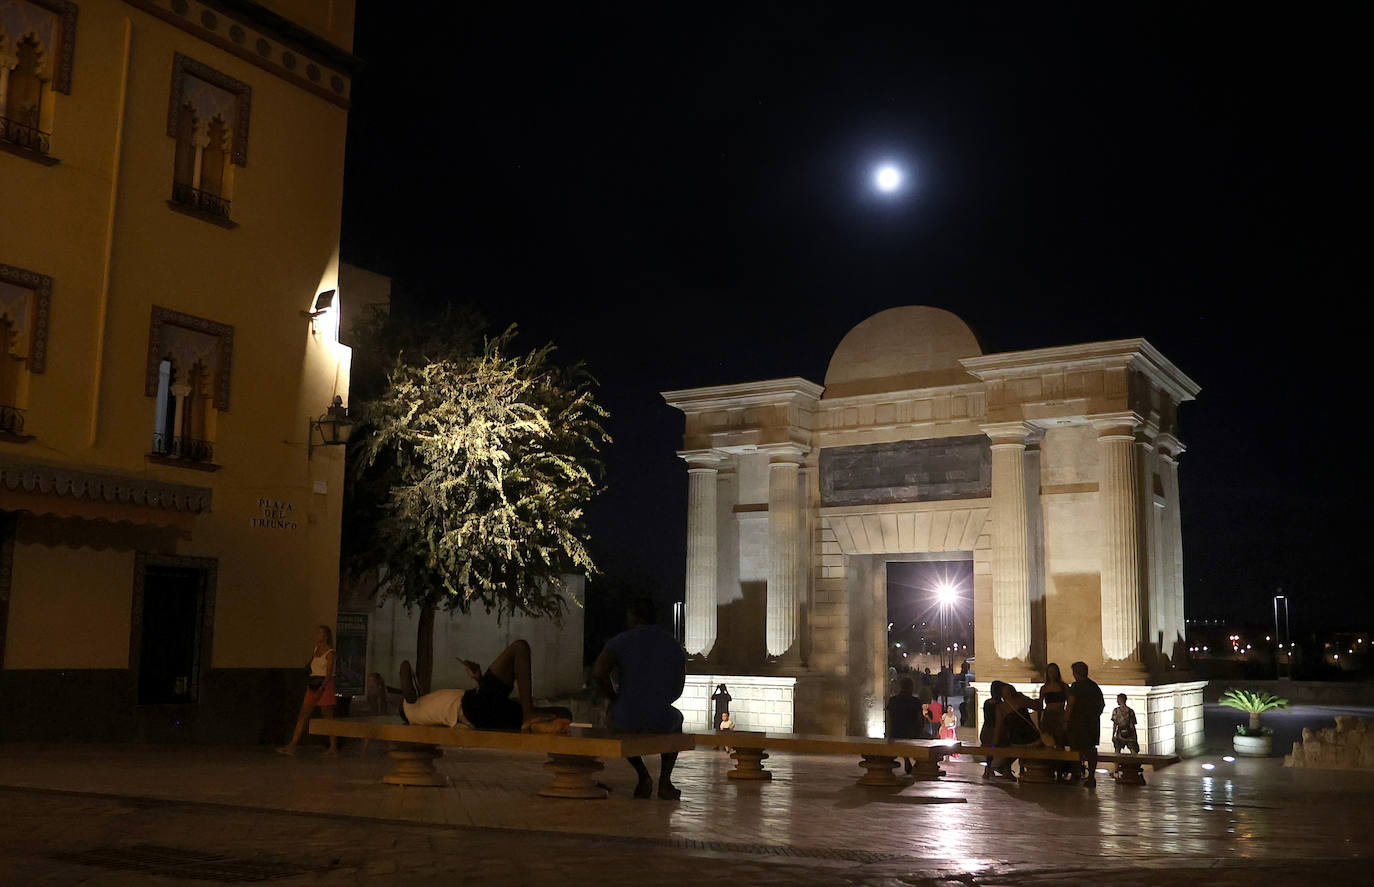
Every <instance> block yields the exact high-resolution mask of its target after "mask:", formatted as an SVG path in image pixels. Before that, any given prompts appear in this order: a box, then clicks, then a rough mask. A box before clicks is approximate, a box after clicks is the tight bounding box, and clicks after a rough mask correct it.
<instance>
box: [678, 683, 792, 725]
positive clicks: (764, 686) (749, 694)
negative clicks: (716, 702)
mask: <svg viewBox="0 0 1374 887" xmlns="http://www.w3.org/2000/svg"><path fill="white" fill-rule="evenodd" d="M717 684H724V685H725V687H726V689H727V690H729V692H730V696H731V697H732V698H731V700H730V714H731V715H733V716H734V719H735V729H736V730H754V731H761V732H767V733H791V732H793V725H794V710H795V697H796V685H797V679H796V678H788V677H757V676H753V675H728V674H722V675H716V674H713V675H704V674H689V675H688V676H687V684H686V686H685V687H683V689H682V697H681V698H680V699H678V701H677V702H676V703H675V704H676V706H677V708H678V710H679V711H681V712H682V729H684V730H687V731H689V732H690V731H697V732H700V731H703V730H709V729H711V727H710V726H709V725H710V722H711V715H712V712H713V711H714V706H713V704H712V703H711V694H712V693H714V692H715V690H716V685H717Z"/></svg>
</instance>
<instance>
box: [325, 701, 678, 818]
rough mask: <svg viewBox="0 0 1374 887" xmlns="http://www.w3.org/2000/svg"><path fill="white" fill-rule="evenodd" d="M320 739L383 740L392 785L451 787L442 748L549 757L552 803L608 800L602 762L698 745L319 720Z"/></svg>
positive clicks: (394, 721) (593, 733) (632, 736)
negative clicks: (440, 764) (599, 777)
mask: <svg viewBox="0 0 1374 887" xmlns="http://www.w3.org/2000/svg"><path fill="white" fill-rule="evenodd" d="M310 732H311V734H313V735H315V736H340V737H346V738H350V739H378V740H383V741H387V742H392V743H394V745H393V746H392V748H391V751H390V752H388V754H389V755H390V757H391V762H392V763H391V771H390V772H389V773H387V775H386V776H385V777H383V779H382V781H383V782H387V783H390V784H391V785H422V786H444V785H448V777H446V776H444V774H442V773H440V772H439V771H438V770H437V769H436V768H435V766H434V759H435V758H437V757H439V756H440V755H442V754H443V752H442V751H441V748H442V747H449V748H490V749H500V750H502V751H521V752H535V753H541V754H547V755H548V756H549V759H548V761H547V762H545V764H544V767H545V768H546V769H547V770H549V771H550V772H551V773H552V774H553V779H552V780H551V781H550V782H549V783H548V785H545V786H544V787H543V788H541V789H540V790H539V794H540V795H542V796H544V797H546V798H588V799H590V798H604V797H606V789H605V788H603V787H602V786H600V785H598V784H597V782H596V780H595V779H594V778H593V774H595V773H597V772H598V771H600V770H602V769H604V765H603V764H602V763H601V761H600V760H598V759H599V758H630V757H636V756H639V755H661V754H665V753H667V752H675V751H676V752H681V751H690V750H691V749H692V748H693V747H694V745H695V743H694V741H693V738H692V737H691V736H690V735H689V734H686V733H668V734H658V733H610V732H608V731H606V730H593V729H589V728H582V727H574V728H573V729H572V731H571V732H569V733H519V732H515V731H509V730H473V729H469V728H465V727H419V726H415V725H414V724H406V723H403V722H402V721H401V720H400V718H394V717H372V718H332V719H330V718H315V719H313V720H311V722H310Z"/></svg>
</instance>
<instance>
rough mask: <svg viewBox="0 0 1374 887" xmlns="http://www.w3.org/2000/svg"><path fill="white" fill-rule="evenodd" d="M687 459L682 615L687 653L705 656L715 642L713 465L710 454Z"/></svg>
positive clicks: (714, 460)
mask: <svg viewBox="0 0 1374 887" xmlns="http://www.w3.org/2000/svg"><path fill="white" fill-rule="evenodd" d="M683 458H684V459H686V460H687V593H686V604H685V607H684V609H685V611H686V612H685V614H684V618H685V620H686V623H687V624H686V626H685V632H684V634H685V641H686V647H687V652H688V654H689V655H702V656H705V655H706V654H707V653H709V652H711V647H712V646H713V645H714V644H715V642H716V474H717V472H716V465H717V464H718V463H719V461H720V460H719V457H717V456H715V455H713V454H689V455H684V456H683Z"/></svg>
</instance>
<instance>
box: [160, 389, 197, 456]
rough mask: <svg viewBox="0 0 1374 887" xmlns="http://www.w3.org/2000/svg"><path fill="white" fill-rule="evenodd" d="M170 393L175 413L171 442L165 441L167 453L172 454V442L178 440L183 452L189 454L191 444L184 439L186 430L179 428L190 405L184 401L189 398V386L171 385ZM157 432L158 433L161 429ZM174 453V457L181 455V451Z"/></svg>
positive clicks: (173, 414)
mask: <svg viewBox="0 0 1374 887" xmlns="http://www.w3.org/2000/svg"><path fill="white" fill-rule="evenodd" d="M171 391H172V403H173V405H174V408H175V411H174V412H173V413H172V440H169V441H167V452H168V453H172V452H173V451H174V450H173V447H174V446H175V444H174V441H175V440H177V439H178V438H179V439H180V440H181V446H182V447H183V448H184V451H185V452H188V453H189V452H190V451H191V443H190V441H188V440H187V439H186V438H187V434H186V430H185V429H184V428H182V427H181V426H182V423H184V422H185V421H186V409H187V407H189V406H190V404H188V403H187V402H186V399H187V398H188V397H190V396H191V386H190V385H173V386H172V388H171ZM158 430H159V431H160V430H161V429H158ZM175 453H176V455H181V453H182V450H176V451H175Z"/></svg>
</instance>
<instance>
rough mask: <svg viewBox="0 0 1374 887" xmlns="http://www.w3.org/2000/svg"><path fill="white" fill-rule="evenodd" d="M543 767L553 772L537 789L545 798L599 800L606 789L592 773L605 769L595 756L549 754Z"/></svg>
mask: <svg viewBox="0 0 1374 887" xmlns="http://www.w3.org/2000/svg"><path fill="white" fill-rule="evenodd" d="M544 769H545V770H548V771H549V772H551V773H553V779H552V780H550V781H549V784H548V785H546V786H544V787H543V788H541V789H540V790H539V794H540V795H541V796H542V797H545V798H578V799H588V800H590V799H596V800H601V799H604V798H605V797H606V790H605V789H604V788H602V787H601V786H599V785H597V784H596V780H595V779H593V778H592V774H594V773H599V772H600V771H602V770H604V769H605V765H604V764H602V763H601V762H600V761H599V760H597V759H596V758H592V757H588V756H586V755H555V754H550V755H549V759H548V760H547V761H545V762H544Z"/></svg>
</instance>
